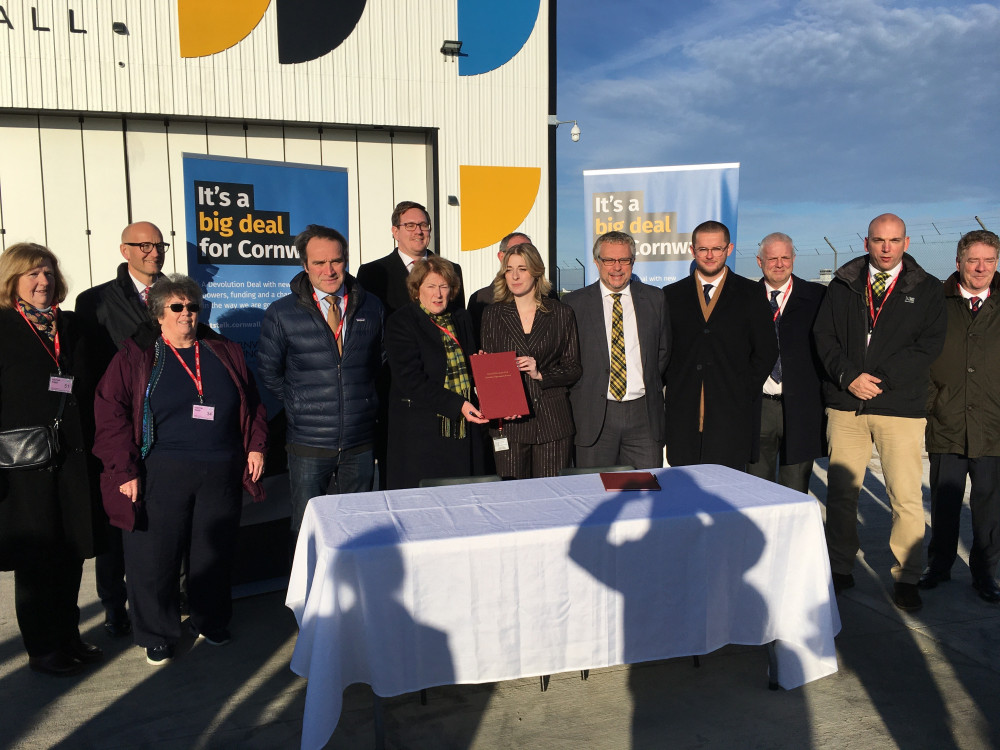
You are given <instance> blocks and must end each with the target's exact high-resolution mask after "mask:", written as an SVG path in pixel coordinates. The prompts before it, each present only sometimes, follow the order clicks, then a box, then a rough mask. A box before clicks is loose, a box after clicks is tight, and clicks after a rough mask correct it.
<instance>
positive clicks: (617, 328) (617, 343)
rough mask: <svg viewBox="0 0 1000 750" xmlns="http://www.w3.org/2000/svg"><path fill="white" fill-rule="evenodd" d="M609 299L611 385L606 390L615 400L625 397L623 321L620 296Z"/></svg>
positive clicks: (612, 296)
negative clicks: (611, 301)
mask: <svg viewBox="0 0 1000 750" xmlns="http://www.w3.org/2000/svg"><path fill="white" fill-rule="evenodd" d="M611 299H613V300H614V304H612V305H611V385H610V386H609V388H608V390H609V391H611V395H612V396H614V397H615V399H616V400H617V401H621V400H622V399H623V398H625V323H624V318H623V316H622V296H621V294H620V293H619V294H612V295H611Z"/></svg>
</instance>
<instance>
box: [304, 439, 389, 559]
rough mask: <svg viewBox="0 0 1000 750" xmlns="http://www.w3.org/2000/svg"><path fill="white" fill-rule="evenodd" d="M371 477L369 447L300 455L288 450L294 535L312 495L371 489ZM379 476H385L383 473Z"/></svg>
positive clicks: (372, 465) (372, 454) (372, 458)
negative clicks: (324, 453) (333, 453)
mask: <svg viewBox="0 0 1000 750" xmlns="http://www.w3.org/2000/svg"><path fill="white" fill-rule="evenodd" d="M374 477H375V453H374V451H373V450H372V449H368V450H362V451H349V450H348V451H340V452H339V453H337V454H336V455H334V456H299V455H296V454H295V453H293V452H291V451H289V452H288V482H289V485H290V486H291V500H292V521H291V530H292V536H293V538H294V537H296V536H298V533H299V527H300V526H301V525H302V516H303V515H304V514H305V512H306V505H308V504H309V501H310V500H311V499H312V498H314V497H318V496H320V495H339V494H342V493H345V492H370V491H371V489H372V483H373V481H374ZM382 479H383V480H384V479H385V477H384V475H383V477H382ZM293 543H294V540H293Z"/></svg>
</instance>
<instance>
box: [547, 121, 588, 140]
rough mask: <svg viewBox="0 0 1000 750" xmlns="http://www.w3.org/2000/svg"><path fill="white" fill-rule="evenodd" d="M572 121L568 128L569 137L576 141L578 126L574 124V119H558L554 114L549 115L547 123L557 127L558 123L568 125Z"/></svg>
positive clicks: (577, 138) (578, 138) (578, 135)
mask: <svg viewBox="0 0 1000 750" xmlns="http://www.w3.org/2000/svg"><path fill="white" fill-rule="evenodd" d="M570 123H573V127H572V128H570V131H569V137H570V139H571V140H572V141H573V142H574V143H576V142H577V141H579V140H580V126H579V125H577V124H576V120H560V119H559V118H558V117H557V116H556V115H549V125H555V126H556V127H557V128H558V127H559V126H560V125H569V124H570Z"/></svg>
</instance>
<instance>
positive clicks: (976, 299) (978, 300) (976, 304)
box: [970, 297, 983, 317]
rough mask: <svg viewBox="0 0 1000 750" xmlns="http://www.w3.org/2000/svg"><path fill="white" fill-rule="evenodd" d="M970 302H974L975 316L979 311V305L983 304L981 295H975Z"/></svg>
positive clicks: (973, 310)
mask: <svg viewBox="0 0 1000 750" xmlns="http://www.w3.org/2000/svg"><path fill="white" fill-rule="evenodd" d="M970 302H971V303H972V315H973V317H975V315H976V313H977V312H979V306H980V305H982V304H983V300H982V298H981V297H973V298H972V299H971V300H970Z"/></svg>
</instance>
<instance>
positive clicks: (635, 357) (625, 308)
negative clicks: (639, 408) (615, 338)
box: [601, 281, 646, 401]
mask: <svg viewBox="0 0 1000 750" xmlns="http://www.w3.org/2000/svg"><path fill="white" fill-rule="evenodd" d="M612 294H618V292H612V291H611V290H610V289H608V288H607V287H606V286H604V282H603V281H602V282H601V300H602V301H603V303H604V331H605V335H606V336H607V341H608V361H609V362H610V361H611V314H612V312H611V308H612V307H613V306H614V304H615V301H614V300H613V299H612V298H611V295H612ZM621 295H622V296H621V303H622V329H623V333H624V336H625V398H623V399H622V401H634V400H635V399H637V398H642V397H643V396H645V395H646V386H645V385H644V383H643V380H642V353H641V352H640V351H639V329H638V327H637V326H636V322H635V307H634V306H633V305H632V284H628V285H627V286H626V287H625V288H624V289H622V290H621ZM607 396H608V400H609V401H617V400H618V399H616V398H615V397H614V396H612V395H611V379H610V378H608V394H607Z"/></svg>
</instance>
